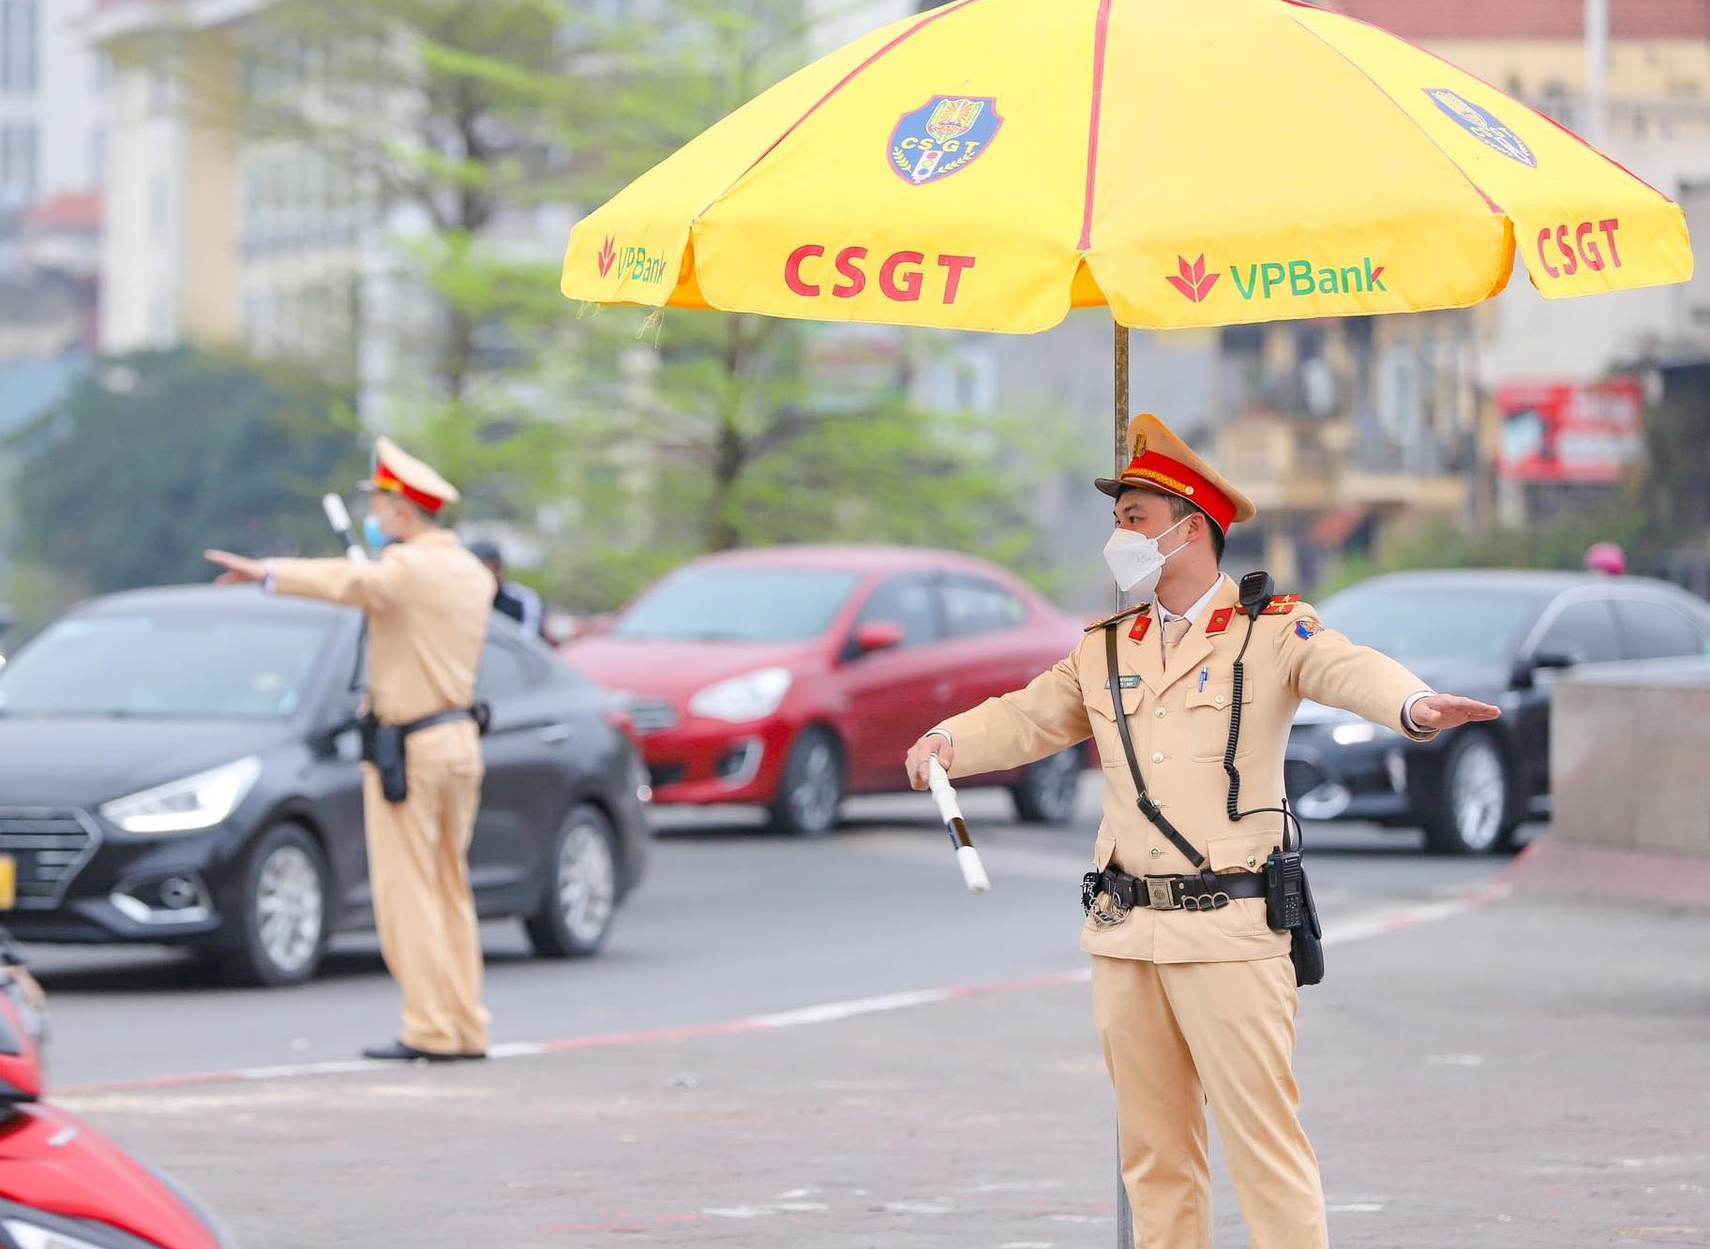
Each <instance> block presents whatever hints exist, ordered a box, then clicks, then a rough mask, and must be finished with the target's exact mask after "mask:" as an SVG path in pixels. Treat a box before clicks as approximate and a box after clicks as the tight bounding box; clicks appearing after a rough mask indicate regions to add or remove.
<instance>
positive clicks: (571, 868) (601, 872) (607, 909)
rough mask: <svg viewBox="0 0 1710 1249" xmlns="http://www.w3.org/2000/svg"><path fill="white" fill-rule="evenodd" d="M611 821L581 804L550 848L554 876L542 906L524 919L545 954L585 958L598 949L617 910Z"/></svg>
mask: <svg viewBox="0 0 1710 1249" xmlns="http://www.w3.org/2000/svg"><path fill="white" fill-rule="evenodd" d="M615 844H616V843H615V839H614V838H613V835H612V826H611V822H610V821H608V820H607V819H606V817H605V816H604V815H602V814H601V813H600V812H599V811H598V810H596V809H595V808H593V807H577V808H576V809H575V810H574V811H572V812H571V813H570V815H569V817H568V818H567V819H566V820H565V821H564V825H563V827H561V828H560V829H559V830H558V836H557V838H556V839H555V840H554V842H553V846H552V866H551V873H552V879H551V882H550V883H549V885H548V887H547V890H546V894H545V896H544V897H543V898H542V899H541V901H540V906H539V907H538V908H537V909H536V910H535V912H534V914H533V915H530V916H528V917H527V918H526V919H525V920H524V921H523V927H524V928H526V929H527V930H528V939H529V943H530V944H531V945H533V946H534V952H535V953H536V954H538V955H540V956H541V957H542V958H584V957H586V956H587V955H590V954H595V953H598V952H599V949H600V947H601V946H602V945H604V944H605V941H606V934H607V933H608V932H610V931H611V927H612V916H613V915H614V914H615V913H616V911H617V880H618V874H617V855H616V853H615V851H614V850H613V846H614V845H615Z"/></svg>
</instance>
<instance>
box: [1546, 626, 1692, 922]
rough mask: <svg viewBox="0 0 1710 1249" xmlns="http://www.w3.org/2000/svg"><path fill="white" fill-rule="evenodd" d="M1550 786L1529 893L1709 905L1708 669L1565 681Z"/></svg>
mask: <svg viewBox="0 0 1710 1249" xmlns="http://www.w3.org/2000/svg"><path fill="white" fill-rule="evenodd" d="M1550 787H1551V791H1552V793H1553V795H1554V801H1553V803H1552V808H1553V825H1554V828H1553V835H1552V836H1551V837H1550V838H1549V839H1548V840H1547V841H1545V842H1543V843H1540V844H1539V845H1537V846H1536V848H1535V849H1534V851H1533V852H1532V853H1530V854H1528V855H1527V856H1526V863H1525V864H1524V865H1523V866H1524V870H1523V871H1521V872H1520V873H1518V875H1517V883H1518V884H1520V885H1521V887H1523V888H1537V889H1542V890H1545V891H1548V892H1552V893H1580V894H1593V895H1604V896H1614V897H1637V898H1644V899H1648V900H1652V901H1662V902H1667V903H1672V904H1678V905H1703V906H1710V662H1707V661H1705V660H1699V659H1692V660H1655V661H1649V662H1645V663H1633V664H1605V665H1599V666H1597V667H1596V668H1588V669H1586V670H1584V671H1583V672H1577V673H1568V674H1564V675H1563V676H1562V677H1561V678H1560V679H1559V680H1558V682H1557V684H1556V688H1555V690H1554V692H1553V697H1552V699H1551V707H1550Z"/></svg>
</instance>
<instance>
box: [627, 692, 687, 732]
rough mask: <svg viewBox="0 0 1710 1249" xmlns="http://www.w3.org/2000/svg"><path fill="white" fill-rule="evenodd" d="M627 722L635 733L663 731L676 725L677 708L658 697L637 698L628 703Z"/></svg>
mask: <svg viewBox="0 0 1710 1249" xmlns="http://www.w3.org/2000/svg"><path fill="white" fill-rule="evenodd" d="M629 722H630V723H631V724H633V725H635V731H636V733H637V734H647V733H663V732H664V731H665V730H666V729H674V728H676V727H677V709H676V708H675V707H673V706H672V705H671V704H670V703H668V702H666V701H665V700H663V699H659V698H638V699H636V700H635V701H634V702H632V703H630V705H629Z"/></svg>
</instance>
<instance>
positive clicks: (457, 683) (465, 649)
mask: <svg viewBox="0 0 1710 1249" xmlns="http://www.w3.org/2000/svg"><path fill="white" fill-rule="evenodd" d="M271 566H272V572H273V588H274V589H275V590H276V591H277V592H278V593H280V594H294V595H297V596H299V597H301V598H315V599H325V600H327V601H328V602H333V603H343V604H346V605H347V606H350V607H360V608H361V609H362V610H363V611H365V612H367V613H368V705H369V708H370V709H371V710H372V711H373V712H374V714H375V715H377V716H379V717H380V719H381V720H383V721H385V722H386V723H388V724H407V723H409V722H410V721H412V720H419V719H421V718H422V717H423V716H431V715H434V714H435V713H436V712H441V711H450V710H452V709H454V708H457V707H467V706H469V705H470V704H471V703H473V702H474V701H475V678H476V675H477V673H478V671H479V669H480V666H481V646H482V642H483V641H484V640H485V638H486V636H487V621H488V617H489V616H490V615H491V614H492V610H493V591H494V588H495V587H494V582H493V575H492V574H491V573H490V572H488V571H487V569H486V567H485V566H484V565H483V564H482V563H481V561H480V560H478V559H476V558H475V556H473V555H472V554H470V553H469V551H468V550H466V549H465V548H464V546H463V544H462V543H461V542H459V541H458V540H457V536H456V535H455V534H453V533H451V532H450V531H448V530H444V529H430V530H428V531H427V532H426V533H423V534H420V535H418V536H416V537H414V538H411V539H410V540H409V541H408V542H394V543H392V544H391V545H390V546H388V547H386V548H385V549H384V550H383V551H381V552H380V558H378V559H376V560H373V561H370V562H369V563H365V564H357V563H353V562H351V561H349V560H343V559H279V560H274V561H272V565H271ZM445 728H458V729H461V730H462V732H461V733H459V734H458V736H466V737H468V738H469V740H470V741H471V742H473V741H474V737H475V735H474V732H473V725H469V726H461V725H458V726H442V727H436V728H433V729H429V730H428V731H427V734H423V735H422V736H423V737H425V736H427V735H428V734H433V735H439V734H441V733H443V731H444V729H445ZM410 740H411V745H412V747H413V746H414V745H415V744H416V742H417V741H418V740H419V739H418V738H415V737H412V738H411V739H410Z"/></svg>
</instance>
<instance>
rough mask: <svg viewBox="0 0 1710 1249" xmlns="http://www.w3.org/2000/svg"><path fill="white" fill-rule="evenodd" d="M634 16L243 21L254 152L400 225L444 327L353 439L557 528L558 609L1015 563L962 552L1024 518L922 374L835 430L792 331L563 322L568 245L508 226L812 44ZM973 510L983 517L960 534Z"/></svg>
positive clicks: (234, 104) (722, 20)
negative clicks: (799, 578)
mask: <svg viewBox="0 0 1710 1249" xmlns="http://www.w3.org/2000/svg"><path fill="white" fill-rule="evenodd" d="M636 7H637V9H641V8H644V7H646V8H647V10H648V12H649V14H650V16H651V17H652V19H653V20H652V21H651V22H648V23H646V24H643V23H642V22H640V21H632V22H627V23H611V22H600V21H597V20H595V19H594V18H592V17H590V16H589V13H588V6H586V5H585V4H576V3H573V2H570V0H486V2H485V3H483V4H482V5H479V6H476V5H470V4H467V3H466V2H465V0H277V2H276V3H274V4H272V5H270V6H268V7H267V8H266V9H265V10H264V11H262V12H261V13H260V14H259V15H258V16H256V17H254V18H252V19H249V21H248V23H247V24H246V26H245V28H244V32H243V34H242V35H241V36H240V37H239V40H238V42H239V46H238V48H237V50H236V52H235V55H234V58H233V59H235V61H236V62H237V64H238V65H239V66H240V67H241V69H240V70H239V71H237V72H231V73H228V75H227V79H228V81H229V83H230V84H231V85H230V88H229V89H228V90H227V92H226V96H225V101H226V102H225V104H224V106H223V107H224V109H225V112H226V113H227V115H228V116H230V117H231V118H233V119H235V121H234V123H233V124H235V125H238V126H239V127H240V128H241V129H242V131H243V133H245V134H246V135H247V136H249V137H250V138H251V140H252V141H256V142H287V143H295V144H298V145H300V146H302V147H304V148H307V149H312V150H313V151H314V152H316V153H318V154H319V155H320V156H321V157H322V158H324V159H326V160H328V161H330V162H332V164H333V166H334V167H335V168H336V169H337V170H339V171H340V175H341V176H342V177H345V178H347V179H350V180H352V182H353V183H355V184H357V185H359V186H360V187H361V188H362V194H363V195H364V196H365V197H368V198H369V199H370V200H371V201H372V205H373V208H374V211H375V213H376V214H377V217H378V219H381V220H385V221H388V222H391V223H393V224H394V225H397V226H399V227H400V232H399V233H398V235H397V237H396V238H395V240H394V242H395V247H396V249H397V250H398V252H399V254H401V255H403V256H404V257H406V258H407V259H408V261H409V262H410V265H411V267H412V268H413V270H414V272H415V275H416V278H417V279H418V281H419V287H420V293H421V302H422V303H423V304H424V305H426V306H427V307H428V308H429V309H430V310H431V315H428V316H426V317H424V318H423V320H422V326H423V331H424V336H423V337H422V338H421V339H420V340H418V341H415V342H412V343H408V344H406V348H407V349H408V350H410V351H412V352H414V353H415V354H416V356H417V358H418V359H419V367H415V368H405V369H402V370H399V371H398V372H399V373H400V374H401V375H404V376H413V377H418V378H421V379H423V380H424V382H425V383H426V385H425V386H424V387H422V388H419V389H416V390H412V391H404V390H399V391H398V392H397V393H394V394H391V395H389V396H387V400H388V402H387V404H386V407H387V408H388V409H389V410H388V411H379V410H373V409H370V410H365V411H364V414H363V415H364V419H365V421H367V422H368V423H370V424H379V425H381V426H384V427H391V428H395V429H396V430H397V431H398V432H399V433H400V435H401V436H403V437H404V438H405V439H406V440H407V441H409V442H411V444H412V445H413V446H414V447H415V448H416V449H417V450H419V451H420V452H421V453H422V454H423V455H424V456H426V457H427V458H428V459H430V460H431V461H433V462H434V463H435V464H436V466H438V467H440V468H441V469H442V470H443V471H444V472H446V473H447V475H448V476H450V477H451V478H452V479H453V480H455V481H458V482H459V483H460V484H463V485H465V486H466V491H465V493H466V495H467V496H468V499H469V506H468V508H467V510H466V514H468V515H475V516H480V517H482V518H485V519H497V520H513V521H517V522H520V523H523V524H525V525H526V524H531V523H534V522H536V521H537V520H539V519H541V518H542V517H543V516H545V517H547V518H548V519H550V518H551V516H552V514H554V513H557V514H560V515H562V516H564V517H566V518H568V520H569V522H570V523H569V526H568V527H567V528H566V531H565V532H566V534H567V537H566V539H565V540H564V542H563V544H562V546H563V549H562V550H559V551H557V552H556V553H555V554H554V556H553V558H552V560H551V564H552V570H553V572H552V575H551V576H550V577H549V578H548V582H549V583H548V584H547V585H546V586H545V587H544V588H546V589H548V590H549V591H553V592H556V593H557V594H558V595H559V596H561V597H565V598H568V599H570V600H571V601H572V602H575V603H577V604H578V605H583V606H610V605H611V603H612V601H613V599H614V597H616V596H621V595H622V594H623V593H625V592H626V591H627V589H629V588H632V587H631V583H632V582H633V581H634V580H635V579H636V578H637V577H638V576H640V575H643V574H644V573H645V572H647V571H648V570H652V569H654V568H657V567H659V566H661V565H664V566H668V564H669V562H674V561H675V560H678V559H681V558H684V557H686V556H690V555H694V554H698V553H700V552H701V551H704V550H709V549H712V550H716V549H722V548H725V547H729V546H733V545H740V544H747V543H753V542H758V541H774V540H778V539H779V538H786V539H788V538H796V539H812V538H840V537H864V538H872V539H880V538H887V537H892V538H900V537H903V536H905V535H909V534H923V535H926V536H927V538H928V540H936V541H939V542H941V543H946V544H953V545H970V546H973V547H977V548H983V549H988V550H991V551H993V553H998V552H999V550H1000V549H1001V550H1014V549H1016V548H1018V546H1019V545H1020V543H1019V542H1018V540H1017V539H1016V538H1014V537H1013V535H1014V534H1015V533H1016V532H1017V530H1018V527H1017V526H1015V525H1006V526H1004V527H1003V528H1002V530H1000V531H990V530H985V531H982V530H979V529H978V528H977V526H975V527H970V525H971V522H970V518H971V517H972V516H975V515H977V514H978V513H979V512H980V511H982V510H983V511H985V512H986V513H988V514H989V515H993V516H998V515H1003V516H1007V515H1008V513H1007V512H1006V511H1005V504H1004V503H1003V497H1004V496H1005V494H1006V490H1005V486H1006V483H1007V477H1006V474H1005V473H1004V472H1003V471H1002V465H1001V457H998V456H995V455H991V454H986V453H981V452H976V451H974V450H973V449H972V448H970V447H969V446H967V445H964V444H963V443H962V442H959V441H958V438H957V437H956V436H955V435H956V434H957V433H958V432H959V431H961V427H960V426H958V424H957V423H956V422H954V421H951V420H948V419H946V418H942V417H936V416H928V415H926V414H924V413H920V412H914V411H910V410H908V408H907V407H906V405H905V403H904V402H903V398H902V396H903V395H904V394H906V383H907V375H906V373H904V374H902V375H899V377H898V378H897V379H896V381H897V385H896V387H895V388H894V390H893V391H892V392H891V393H889V394H886V395H879V396H876V397H874V398H873V400H872V401H871V402H869V403H867V404H865V405H864V406H863V407H861V408H859V409H858V410H840V411H836V412H828V411H826V410H825V409H824V405H823V404H822V403H820V402H818V401H817V399H816V396H815V390H816V381H817V379H816V378H815V376H814V373H813V370H812V368H811V366H810V364H809V363H808V362H807V360H806V353H805V350H804V345H805V344H806V343H807V341H808V335H809V331H807V330H805V329H804V327H803V326H801V325H800V324H795V323H786V322H776V321H768V320H765V319H762V318H757V317H749V316H735V317H727V316H718V315H713V314H694V313H679V312H675V311H673V312H670V313H668V314H665V315H664V316H663V317H662V318H649V317H647V316H646V315H645V314H643V313H641V312H638V311H635V310H610V311H607V312H605V313H603V314H602V315H600V316H598V317H583V318H578V317H577V315H576V310H575V309H574V308H571V307H568V306H566V305H565V304H564V302H563V301H562V299H561V298H560V297H559V295H558V293H557V285H558V284H557V260H558V256H559V249H560V247H561V245H562V237H561V236H555V237H553V239H552V240H551V242H550V244H548V243H544V242H542V241H541V240H540V239H539V237H538V235H536V236H534V237H531V236H530V235H529V233H528V232H527V231H526V230H525V231H523V232H521V233H520V234H519V233H518V232H517V231H516V230H515V229H514V227H515V226H516V224H517V223H518V222H519V221H526V220H528V219H529V218H530V216H531V214H539V213H540V212H541V211H542V210H544V209H546V208H549V207H551V206H554V205H559V206H564V205H570V204H590V203H597V202H599V201H600V200H602V199H604V198H605V197H606V196H607V195H608V194H610V193H611V192H613V191H615V190H616V189H618V188H619V187H620V186H622V185H623V184H624V183H626V182H627V181H629V180H630V179H631V178H632V177H634V176H635V175H637V174H639V173H640V172H642V171H643V170H644V169H646V168H647V167H649V166H650V165H652V164H653V163H655V162H656V161H657V160H659V159H661V158H663V157H664V156H665V155H667V154H669V153H670V152H671V151H672V150H674V149H675V148H677V147H678V146H680V145H681V144H682V143H684V142H686V141H687V140H688V139H690V138H692V137H693V136H694V135H695V134H697V133H699V132H700V131H701V130H703V129H705V128H706V127H707V126H709V125H711V124H712V123H713V122H715V121H717V120H718V119H719V118H720V117H722V116H724V115H725V114H726V113H728V112H730V111H731V110H733V109H734V108H736V107H737V106H739V105H740V104H742V103H743V102H745V101H746V100H748V99H749V98H751V97H752V96H754V95H756V94H758V93H759V92H760V91H761V90H763V89H764V88H765V87H767V86H768V85H770V84H771V83H772V82H774V81H775V80H777V79H778V78H780V77H782V76H783V75H784V74H785V73H787V72H788V71H789V70H791V69H793V68H795V66H796V65H798V64H799V63H800V61H801V59H802V57H803V55H804V51H805V49H806V46H807V41H806V37H805V36H806V29H805V26H804V22H803V12H804V6H803V5H801V3H800V0H657V3H655V4H653V5H651V6H636ZM211 63H212V64H214V65H215V66H218V65H219V63H220V62H219V61H218V59H217V58H216V59H214V60H213V61H212V62H211ZM190 94H191V95H193V96H195V97H196V98H200V99H204V100H209V101H215V102H218V101H219V100H220V99H221V96H220V93H219V92H218V91H214V90H208V89H203V90H199V91H192V92H191V93H190ZM563 224H564V225H566V226H567V225H568V218H567V217H566V218H564V219H563ZM405 227H407V229H406V228H405ZM519 239H520V240H522V241H523V242H525V243H526V244H527V245H528V246H530V247H533V248H534V250H533V251H522V252H519V251H517V250H516V247H515V243H516V242H517V240H519ZM367 328H368V329H369V330H371V329H372V328H373V327H372V326H369V327H367ZM857 483H859V484H857ZM928 486H930V487H931V489H927V488H926V487H928ZM964 497H966V498H974V497H977V498H979V499H981V500H982V504H981V506H980V507H976V508H974V509H972V510H971V511H965V512H958V511H957V509H956V508H955V507H954V506H952V503H951V501H952V500H955V499H958V498H964ZM879 499H889V500H890V501H891V504H892V505H891V506H884V507H876V506H874V504H875V502H876V501H877V500H879ZM910 513H912V515H910ZM863 518H864V519H863ZM991 532H1002V533H1004V534H1005V535H1006V537H1005V538H1004V540H1003V541H1002V542H1001V543H992V542H990V541H988V534H989V533H991Z"/></svg>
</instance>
